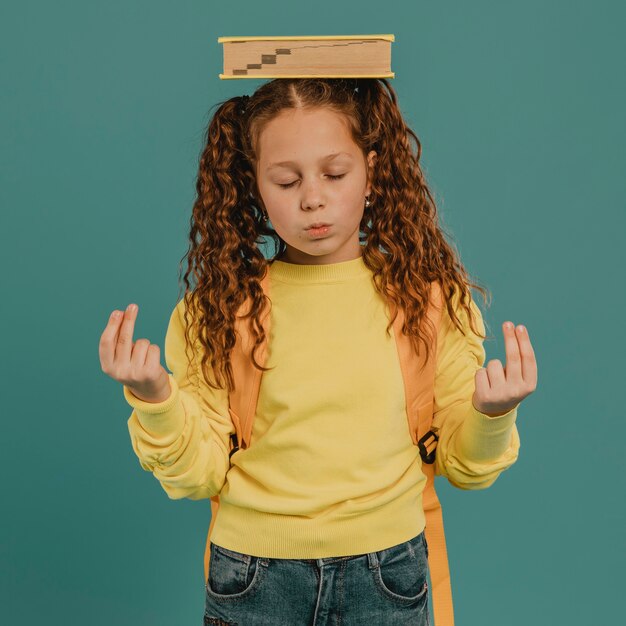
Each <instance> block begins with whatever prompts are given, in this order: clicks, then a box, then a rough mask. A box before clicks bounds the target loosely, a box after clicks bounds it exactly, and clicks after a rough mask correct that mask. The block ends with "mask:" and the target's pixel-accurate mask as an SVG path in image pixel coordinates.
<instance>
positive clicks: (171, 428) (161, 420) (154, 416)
mask: <svg viewBox="0 0 626 626" xmlns="http://www.w3.org/2000/svg"><path fill="white" fill-rule="evenodd" d="M169 379H170V386H171V392H170V395H169V397H168V398H167V399H165V400H163V402H146V401H145V400H141V399H140V398H138V397H137V396H136V395H135V394H133V392H132V391H131V390H130V389H129V388H128V387H127V386H126V385H123V389H124V398H125V399H126V402H128V404H129V405H130V406H131V407H132V408H133V409H135V412H136V414H137V419H138V420H139V422H140V423H141V425H142V427H143V428H144V430H145V431H146V432H148V433H150V434H151V435H154V436H162V435H167V434H171V433H172V432H179V431H180V430H182V428H183V425H184V423H185V408H184V407H183V404H182V398H181V395H180V390H179V387H178V383H177V382H176V379H175V378H174V376H173V375H172V374H169Z"/></svg>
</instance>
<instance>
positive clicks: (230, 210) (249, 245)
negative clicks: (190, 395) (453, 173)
mask: <svg viewBox="0 0 626 626" xmlns="http://www.w3.org/2000/svg"><path fill="white" fill-rule="evenodd" d="M216 106H218V107H219V108H218V109H217V111H216V112H215V114H214V115H213V117H212V118H211V120H210V122H209V124H208V128H207V131H206V145H205V146H204V147H203V150H202V154H201V157H200V162H199V169H198V176H197V182H196V192H197V196H196V199H195V201H194V205H193V212H192V216H191V218H190V226H191V230H190V234H189V248H188V250H187V253H186V254H185V255H184V256H183V258H182V259H181V264H180V268H179V270H180V269H182V263H183V260H184V259H185V258H187V270H186V272H185V274H184V277H183V280H184V283H185V295H184V298H185V314H184V315H185V341H186V349H187V347H190V346H192V343H195V346H196V347H195V349H196V350H197V351H198V352H199V353H200V354H201V367H202V371H203V374H204V378H205V379H206V382H207V384H208V385H210V386H211V387H212V388H220V389H222V388H224V386H225V384H226V385H227V386H228V390H229V391H231V390H232V389H233V387H234V379H233V371H232V367H231V363H230V355H231V352H232V350H233V348H234V346H235V343H236V332H235V322H236V319H237V318H238V317H240V318H245V319H248V327H249V329H250V335H251V337H252V340H253V348H252V352H251V358H252V361H253V363H254V366H255V367H256V368H258V369H260V370H262V371H267V370H268V369H269V368H265V367H262V366H261V365H260V364H259V363H258V362H257V359H256V351H257V349H258V347H259V346H260V345H261V344H262V342H263V341H264V340H265V339H266V338H265V333H264V329H263V326H262V324H261V319H262V315H263V314H264V311H265V307H266V306H268V305H269V306H271V302H270V301H269V298H267V297H266V296H265V294H264V292H263V289H262V287H261V284H260V282H261V280H262V278H263V277H264V275H265V272H266V271H267V270H268V266H269V265H270V264H271V263H272V262H273V261H274V260H275V259H277V258H278V257H280V256H281V255H282V253H283V252H284V251H285V250H286V244H285V242H284V241H283V240H282V239H281V238H280V236H279V235H278V234H277V233H276V231H274V229H273V228H270V227H269V225H268V224H267V222H266V221H265V220H264V219H263V213H262V208H263V207H264V204H263V200H262V198H261V196H260V193H259V191H258V186H257V183H256V176H255V172H256V164H257V163H258V161H257V154H258V152H257V148H258V141H259V135H260V133H261V132H262V130H263V128H264V127H265V125H266V124H267V123H268V122H269V121H270V120H272V119H273V118H274V117H275V116H276V115H278V114H279V113H280V112H282V111H284V110H285V109H291V108H300V107H302V108H305V107H306V108H315V107H328V108H330V109H331V110H333V111H335V112H337V113H339V114H343V115H345V116H346V117H347V119H348V121H349V125H350V131H351V135H352V138H353V140H354V141H355V143H356V144H357V145H358V146H359V147H360V148H361V149H362V150H363V154H364V155H367V153H368V152H369V151H370V150H375V151H376V153H377V158H376V160H375V163H374V169H373V180H372V193H371V195H370V196H369V197H370V200H371V201H372V204H371V205H370V206H369V207H367V208H365V209H364V215H363V219H362V221H361V224H360V233H359V239H360V242H361V243H362V244H364V245H363V246H362V255H363V261H364V263H365V265H366V266H367V267H368V268H369V269H370V270H371V271H372V273H373V280H374V284H375V288H376V290H377V291H378V292H379V293H380V294H382V295H384V296H386V298H387V300H388V301H389V302H391V303H394V304H395V305H397V306H399V307H400V308H402V311H403V313H404V318H405V320H404V324H403V328H402V331H403V332H404V333H405V334H407V335H409V337H410V338H411V341H412V343H413V345H414V347H415V349H416V350H418V351H419V343H420V342H422V343H423V344H424V346H425V348H426V351H427V352H426V354H427V355H428V351H429V345H428V344H429V340H432V334H429V335H426V334H425V333H424V329H423V328H422V327H423V324H422V322H423V320H426V321H427V324H428V325H429V326H430V333H432V331H434V328H432V324H430V320H428V318H427V317H426V308H427V306H428V299H429V291H430V282H431V281H438V282H439V285H440V287H441V294H442V298H443V300H444V301H445V303H446V307H447V309H448V313H449V315H450V317H451V319H452V320H453V322H454V324H455V325H456V326H457V328H459V330H460V331H461V332H463V329H462V327H461V324H460V322H459V319H458V317H457V316H456V313H455V311H454V307H453V304H452V301H453V297H454V298H458V302H459V304H460V305H461V306H462V307H463V308H464V310H465V311H466V313H467V315H468V316H469V319H470V324H471V327H472V330H473V331H474V332H475V333H477V334H478V335H479V336H481V337H482V338H485V336H484V335H482V334H480V332H479V329H477V328H476V327H475V320H474V318H473V315H472V312H471V310H470V306H469V304H470V300H471V293H470V289H469V287H470V286H471V287H474V288H475V289H477V290H478V291H479V292H480V293H481V294H482V297H483V301H485V296H486V294H487V290H486V289H485V288H483V287H481V286H480V285H478V284H477V283H474V282H472V281H471V280H470V279H469V277H468V274H467V272H466V270H465V268H464V267H463V265H462V264H461V262H460V258H459V255H458V253H457V251H456V249H455V247H454V246H453V245H452V244H449V243H448V242H447V241H446V238H445V236H444V235H446V236H448V237H450V236H449V235H448V234H447V233H445V231H444V229H443V228H442V226H441V225H440V223H439V218H438V214H437V210H436V207H435V201H434V199H433V196H432V194H431V192H430V190H429V189H428V185H427V184H426V180H425V178H424V174H423V173H422V170H421V168H420V164H419V160H420V156H421V150H422V149H421V144H420V141H419V139H418V138H417V135H416V134H415V133H414V132H413V131H412V130H411V129H410V128H409V127H408V126H407V124H406V122H405V120H404V119H403V116H402V114H401V112H400V109H399V107H398V103H397V97H396V94H395V92H394V90H393V88H392V87H391V85H390V84H389V82H388V81H387V80H386V79H384V78H383V79H375V78H358V79H342V78H306V79H303V78H296V79H287V78H280V79H275V80H271V81H269V82H267V83H264V84H263V85H261V86H260V87H259V88H258V89H257V90H256V91H255V92H254V94H253V95H251V96H235V97H233V98H230V99H228V100H226V101H222V102H220V103H219V104H218V105H216ZM411 139H413V141H414V142H415V148H413V147H412V145H411ZM272 240H273V243H274V248H275V250H276V252H275V254H274V256H273V257H271V258H269V259H267V258H265V256H264V255H263V254H262V252H261V250H260V248H259V245H258V244H259V243H261V244H263V243H267V242H268V241H272ZM190 276H192V278H193V279H194V284H193V286H192V283H191V282H190V281H189V277H190ZM179 280H180V279H179ZM181 288H182V285H181ZM179 298H180V293H179ZM246 302H249V308H248V311H247V312H243V311H242V306H243V305H244V304H245V303H246ZM394 320H395V314H394V315H393V317H392V318H391V319H390V321H389V325H388V326H387V329H386V332H387V333H389V332H390V328H391V327H392V324H393V321H394ZM192 328H193V329H194V331H193V333H194V334H193V335H192ZM190 363H191V361H190ZM212 375H213V376H215V384H213V383H212V382H211V376H212ZM225 381H226V382H225Z"/></svg>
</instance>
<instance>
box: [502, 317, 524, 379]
mask: <svg viewBox="0 0 626 626" xmlns="http://www.w3.org/2000/svg"><path fill="white" fill-rule="evenodd" d="M502 332H503V334H504V351H505V354H506V366H505V377H506V379H507V380H508V381H509V382H521V380H522V356H521V353H520V346H519V343H518V337H517V333H516V332H515V325H514V324H513V323H512V322H504V324H502Z"/></svg>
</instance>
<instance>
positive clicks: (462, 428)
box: [433, 292, 520, 490]
mask: <svg viewBox="0 0 626 626" xmlns="http://www.w3.org/2000/svg"><path fill="white" fill-rule="evenodd" d="M453 307H454V311H455V312H456V315H457V317H458V318H459V321H460V322H461V324H462V326H463V329H464V331H465V335H463V334H462V333H461V332H460V331H459V329H458V328H457V327H456V326H455V324H454V322H453V321H452V319H451V318H450V316H449V314H448V312H447V308H446V307H445V305H444V307H443V310H442V317H441V323H440V327H439V332H438V337H437V364H436V370H435V394H434V407H433V411H434V413H433V426H436V427H438V428H439V432H438V435H439V440H438V442H437V451H436V453H435V474H438V475H441V476H445V477H446V478H447V479H448V481H449V482H450V483H451V484H452V485H454V486H455V487H458V488H459V489H466V490H470V489H486V488H487V487H490V486H491V485H492V484H493V483H494V482H495V481H496V479H497V478H498V476H499V475H500V473H501V472H503V471H504V470H506V469H508V468H509V467H510V466H511V465H513V463H515V461H516V460H517V458H518V455H519V448H520V438H519V433H518V431H517V426H516V425H515V421H516V418H517V408H518V406H519V403H518V405H516V406H515V407H513V408H512V409H511V410H510V411H508V412H507V413H505V414H504V415H500V416H497V417H489V416H488V415H485V414H484V413H481V412H480V411H478V410H477V409H476V408H475V407H474V406H473V404H472V395H473V394H474V389H475V380H474V377H475V374H476V371H477V370H479V369H480V368H481V367H483V364H484V362H485V358H486V354H485V349H484V347H483V339H482V338H481V337H479V336H478V335H476V334H475V333H474V332H473V331H472V329H471V328H470V325H469V319H468V316H467V313H466V312H465V309H463V308H461V307H460V306H459V297H458V292H456V293H455V296H454V299H453ZM470 308H471V310H472V313H473V314H474V316H475V324H474V325H475V327H476V328H478V329H479V330H480V332H481V334H483V335H484V334H485V326H484V322H483V318H482V314H481V312H480V309H479V308H478V306H477V305H476V303H475V302H474V300H471V301H470Z"/></svg>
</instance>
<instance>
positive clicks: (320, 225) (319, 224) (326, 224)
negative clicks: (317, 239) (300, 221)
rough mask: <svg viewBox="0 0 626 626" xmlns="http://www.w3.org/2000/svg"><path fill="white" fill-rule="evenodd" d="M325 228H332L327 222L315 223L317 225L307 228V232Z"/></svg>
mask: <svg viewBox="0 0 626 626" xmlns="http://www.w3.org/2000/svg"><path fill="white" fill-rule="evenodd" d="M323 226H330V224H328V223H327V222H315V224H310V225H309V226H307V227H306V230H311V228H322V227H323Z"/></svg>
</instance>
